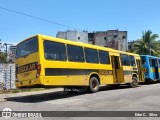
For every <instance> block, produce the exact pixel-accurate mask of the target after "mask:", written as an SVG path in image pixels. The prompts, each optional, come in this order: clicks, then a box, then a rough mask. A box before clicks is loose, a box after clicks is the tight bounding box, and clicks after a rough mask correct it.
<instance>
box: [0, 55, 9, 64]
mask: <svg viewBox="0 0 160 120" xmlns="http://www.w3.org/2000/svg"><path fill="white" fill-rule="evenodd" d="M5 62H7V58H6V54H5V53H4V52H0V63H5Z"/></svg>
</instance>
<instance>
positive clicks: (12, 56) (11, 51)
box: [7, 45, 16, 62]
mask: <svg viewBox="0 0 160 120" xmlns="http://www.w3.org/2000/svg"><path fill="white" fill-rule="evenodd" d="M15 57H16V45H11V46H9V50H8V56H7V61H9V62H15Z"/></svg>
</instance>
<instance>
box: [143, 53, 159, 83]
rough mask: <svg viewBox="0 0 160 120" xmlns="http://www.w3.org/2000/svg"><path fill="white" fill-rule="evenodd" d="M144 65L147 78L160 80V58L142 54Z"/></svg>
mask: <svg viewBox="0 0 160 120" xmlns="http://www.w3.org/2000/svg"><path fill="white" fill-rule="evenodd" d="M141 59H142V61H143V63H142V66H143V68H144V69H145V72H144V73H145V79H146V80H150V81H155V80H160V58H159V57H155V56H149V55H141Z"/></svg>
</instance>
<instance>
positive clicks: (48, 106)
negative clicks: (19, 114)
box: [0, 83, 160, 120]
mask: <svg viewBox="0 0 160 120" xmlns="http://www.w3.org/2000/svg"><path fill="white" fill-rule="evenodd" d="M0 99H1V101H0V111H2V110H3V109H4V108H6V107H7V108H11V109H12V110H15V111H18V110H19V111H21V110H24V111H25V110H26V111H31V110H32V111H160V83H157V84H150V85H140V86H139V87H138V88H129V87H128V86H121V87H119V88H116V89H111V88H107V89H101V90H100V91H99V92H97V93H94V94H89V93H79V94H66V93H64V92H62V89H51V90H45V91H38V92H37V91H36V92H31V93H18V94H7V95H4V94H0ZM0 119H2V118H0ZM38 119H39V118H38ZM40 119H42V120H43V119H51V120H52V119H53V118H40ZM40 119H39V120H40ZM54 119H59V120H66V119H67V120H70V119H71V120H73V119H78V120H81V119H82V118H76V117H72V118H70V117H60V118H54ZM83 119H89V120H90V119H91V120H97V118H95V117H89V118H84V117H83ZM98 119H100V120H106V119H116V120H122V119H126V120H128V119H129V120H133V119H136V120H141V119H145V120H146V119H147V120H155V119H157V120H158V118H153V117H152V118H144V117H143V118H142V117H138V118H135V117H130V118H108V117H107V118H102V117H101V118H98Z"/></svg>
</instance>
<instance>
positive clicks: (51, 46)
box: [44, 40, 66, 61]
mask: <svg viewBox="0 0 160 120" xmlns="http://www.w3.org/2000/svg"><path fill="white" fill-rule="evenodd" d="M44 53H45V59H46V60H60V61H66V48H65V44H63V43H58V42H53V41H47V40H45V41H44Z"/></svg>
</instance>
